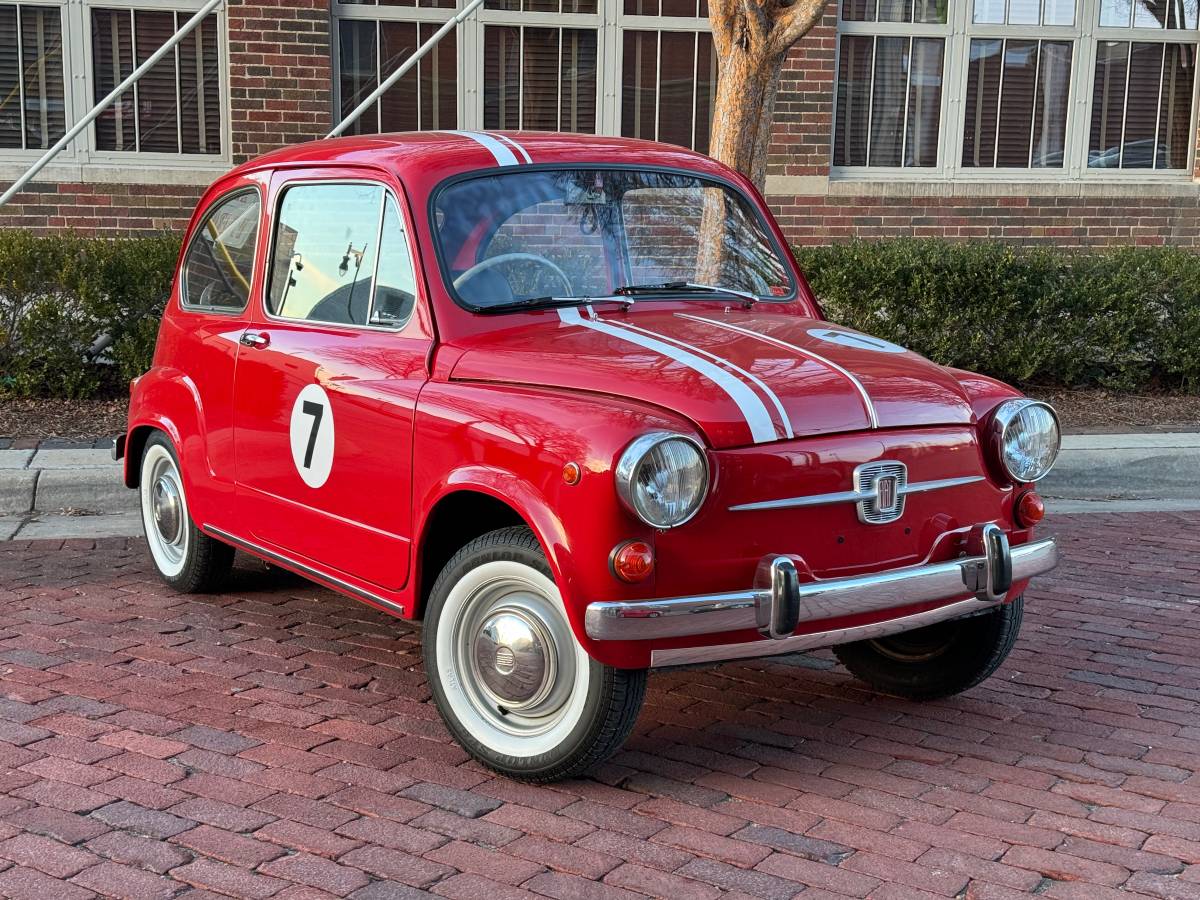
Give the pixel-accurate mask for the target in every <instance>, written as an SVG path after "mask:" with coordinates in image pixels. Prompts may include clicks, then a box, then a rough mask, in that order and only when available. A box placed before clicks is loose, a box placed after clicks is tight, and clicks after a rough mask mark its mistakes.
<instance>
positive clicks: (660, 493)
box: [616, 431, 708, 528]
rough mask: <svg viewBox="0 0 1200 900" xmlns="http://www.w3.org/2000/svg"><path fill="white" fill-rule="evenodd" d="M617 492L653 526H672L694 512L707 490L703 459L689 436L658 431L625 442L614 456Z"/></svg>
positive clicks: (642, 518) (706, 466)
mask: <svg viewBox="0 0 1200 900" xmlns="http://www.w3.org/2000/svg"><path fill="white" fill-rule="evenodd" d="M616 479H617V493H618V494H619V495H620V497H621V500H622V501H623V502H624V504H625V505H626V506H627V507H628V508H629V510H630V511H631V512H632V513H633V514H634V515H635V516H637V517H638V518H639V519H641V520H642V521H643V522H645V523H646V524H647V525H653V526H654V527H655V528H674V527H676V526H677V525H682V524H683V523H684V522H686V521H687V520H688V519H690V518H691V517H692V516H694V515H695V514H696V510H698V509H699V508H700V504H701V503H703V502H704V497H705V495H706V494H707V493H708V460H707V458H706V457H705V455H704V450H703V448H701V447H700V445H699V444H697V443H696V442H695V441H694V440H692V439H691V438H690V437H685V436H683V435H681V434H671V433H670V432H665V431H658V432H654V433H652V434H644V435H642V436H641V437H640V438H638V439H637V440H635V441H634V442H633V443H632V444H630V445H629V446H628V447H626V448H625V452H624V453H622V454H621V458H620V460H618V462H617V470H616Z"/></svg>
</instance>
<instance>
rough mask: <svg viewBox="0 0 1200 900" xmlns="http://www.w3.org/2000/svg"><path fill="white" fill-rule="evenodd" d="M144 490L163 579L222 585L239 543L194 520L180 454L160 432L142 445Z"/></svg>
mask: <svg viewBox="0 0 1200 900" xmlns="http://www.w3.org/2000/svg"><path fill="white" fill-rule="evenodd" d="M138 491H139V494H140V499H141V508H142V528H143V529H144V531H145V534H146V544H147V545H148V546H149V548H150V557H151V559H153V560H154V568H155V569H156V570H157V571H158V574H159V576H160V577H161V578H162V579H163V581H165V582H166V583H167V584H169V585H171V587H173V588H175V589H176V590H180V591H184V592H187V593H197V592H210V591H214V590H216V589H218V588H219V587H220V586H221V584H222V583H223V582H224V580H225V578H226V577H227V576H228V575H229V571H230V569H231V568H232V566H233V553H234V551H233V548H232V547H230V546H229V545H227V544H222V543H221V542H220V541H217V540H214V539H213V538H211V537H209V536H208V535H206V534H204V533H203V532H201V531H200V529H199V528H197V527H196V524H195V522H193V521H192V517H191V513H190V511H189V509H188V502H187V494H186V493H185V492H184V489H183V477H182V475H180V471H179V458H178V457H177V456H176V454H175V448H174V447H173V446H172V445H171V442H170V440H169V439H168V438H167V436H166V435H165V434H163V433H162V432H160V431H156V432H155V433H154V434H153V435H151V436H150V438H149V439H148V440H147V441H146V446H145V448H144V449H143V450H142V462H141V468H140V470H139V479H138Z"/></svg>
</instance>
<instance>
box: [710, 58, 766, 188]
mask: <svg viewBox="0 0 1200 900" xmlns="http://www.w3.org/2000/svg"><path fill="white" fill-rule="evenodd" d="M783 59H784V54H773V53H769V52H764V51H763V50H761V49H758V48H754V47H747V46H744V45H741V44H737V43H735V44H733V45H732V46H731V47H730V48H729V52H728V53H727V54H726V55H725V56H723V57H722V58H721V60H720V77H719V79H718V81H717V97H716V102H715V104H714V112H713V123H712V135H711V138H710V140H709V151H708V152H709V155H710V156H711V157H713V159H717V160H720V161H721V162H723V163H725V165H727V166H730V167H732V168H734V169H737V170H738V171H739V172H741V173H742V174H744V175H745V176H746V177H747V178H749V179H750V180H751V181H753V182H754V186H755V187H757V188H758V189H759V190H760V191H761V190H763V188H764V187H765V185H766V180H767V151H768V149H769V147H770V144H771V121H772V119H773V118H774V113H775V96H776V94H777V93H778V91H779V75H780V70H781V69H782V67H783Z"/></svg>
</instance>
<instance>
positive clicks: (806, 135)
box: [767, 5, 837, 175]
mask: <svg viewBox="0 0 1200 900" xmlns="http://www.w3.org/2000/svg"><path fill="white" fill-rule="evenodd" d="M832 10H833V6H832V5H831V7H830V12H829V13H827V14H826V16H825V19H824V20H823V21H822V23H821V24H820V25H818V26H817V27H815V28H814V29H813V30H812V31H810V32H809V33H808V35H807V36H806V37H805V38H804V39H803V40H802V41H801V42H800V43H799V44H797V45H796V46H795V47H793V48H792V52H791V53H790V54H788V58H787V61H786V62H785V63H784V66H783V79H782V81H781V83H780V87H779V95H778V97H777V98H776V101H775V121H774V123H773V127H772V129H771V137H772V140H771V149H770V152H769V153H768V155H767V170H768V171H769V172H770V174H772V175H827V174H829V160H830V148H829V140H830V135H831V134H832V133H833V82H834V77H835V67H836V48H837V19H836V17H835V15H834V13H833V11H832Z"/></svg>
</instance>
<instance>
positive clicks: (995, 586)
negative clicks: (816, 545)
mask: <svg viewBox="0 0 1200 900" xmlns="http://www.w3.org/2000/svg"><path fill="white" fill-rule="evenodd" d="M967 546H968V547H970V548H978V549H977V550H975V552H974V553H973V555H968V556H960V557H958V558H955V559H951V560H947V561H946V562H939V563H931V564H928V565H920V566H908V567H905V568H900V569H890V570H887V571H884V572H874V573H871V574H869V575H859V576H856V577H853V578H832V579H819V580H814V581H806V582H801V580H800V569H798V567H797V565H796V563H795V562H794V561H793V560H792V559H791V558H789V557H787V556H766V557H764V558H763V559H762V561H761V562H760V563H759V566H758V573H757V575H756V577H755V583H754V587H752V588H751V589H749V590H745V591H734V592H729V593H723V594H706V595H703V596H695V597H673V598H670V599H665V600H642V601H622V602H597V603H592V604H589V605H588V608H587V614H586V617H585V619H584V623H585V627H586V630H587V634H588V637H590V638H592V639H593V640H598V641H644V640H654V639H661V638H678V637H690V636H696V635H706V634H719V633H722V632H725V633H731V632H737V631H744V630H746V629H750V628H757V629H758V631H759V633H760V634H762V635H763V637H765V638H768V639H769V640H765V641H764V640H756V641H747V642H744V643H738V644H722V645H718V646H709V647H688V648H681V649H672V650H655V651H653V653H652V654H651V661H652V664H653V665H656V666H664V665H682V664H685V663H694V662H708V661H713V660H720V659H735V658H740V657H753V656H769V655H774V654H778V653H794V652H796V651H799V650H811V649H814V648H817V647H829V646H833V645H834V644H845V643H850V642H853V641H861V640H868V639H871V638H880V637H886V636H888V635H891V634H899V633H901V632H904V631H912V630H913V629H916V628H923V627H925V626H927V625H933V624H936V623H938V622H943V621H946V620H948V619H954V618H959V617H961V616H966V615H970V614H972V613H976V612H981V611H983V610H986V609H989V608H991V607H994V606H997V605H999V604H1001V603H1003V602H1004V601H1005V598H1006V597H1007V595H1008V592H1009V589H1010V588H1011V587H1012V585H1013V584H1015V583H1018V582H1022V581H1026V580H1028V579H1029V578H1032V577H1033V576H1035V575H1040V574H1042V573H1043V572H1048V571H1050V570H1051V569H1053V568H1054V566H1055V565H1056V564H1057V562H1058V551H1057V547H1056V546H1055V543H1054V541H1053V540H1044V541H1036V542H1033V543H1028V544H1022V545H1021V546H1019V547H1010V546H1009V543H1008V537H1007V535H1005V533H1004V532H1003V531H1002V530H1001V529H1000V528H999V527H998V526H997V525H994V524H986V525H978V526H975V528H973V529H971V531H970V534H969V538H968V541H967ZM943 600H944V601H956V602H951V603H947V604H946V605H944V606H939V607H937V608H935V609H929V610H925V611H923V612H918V613H913V614H910V615H904V616H897V617H893V618H888V619H885V620H884V621H880V622H874V623H871V624H868V625H857V626H852V627H847V628H838V629H832V630H826V631H815V632H811V633H807V634H800V635H797V634H795V632H796V629H797V628H799V627H800V626H801V625H806V624H809V623H813V622H821V621H824V620H829V619H837V618H842V617H845V616H858V615H864V614H872V613H879V612H885V611H887V610H889V609H900V608H903V607H908V606H912V605H914V604H919V603H929V602H936V601H943Z"/></svg>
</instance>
